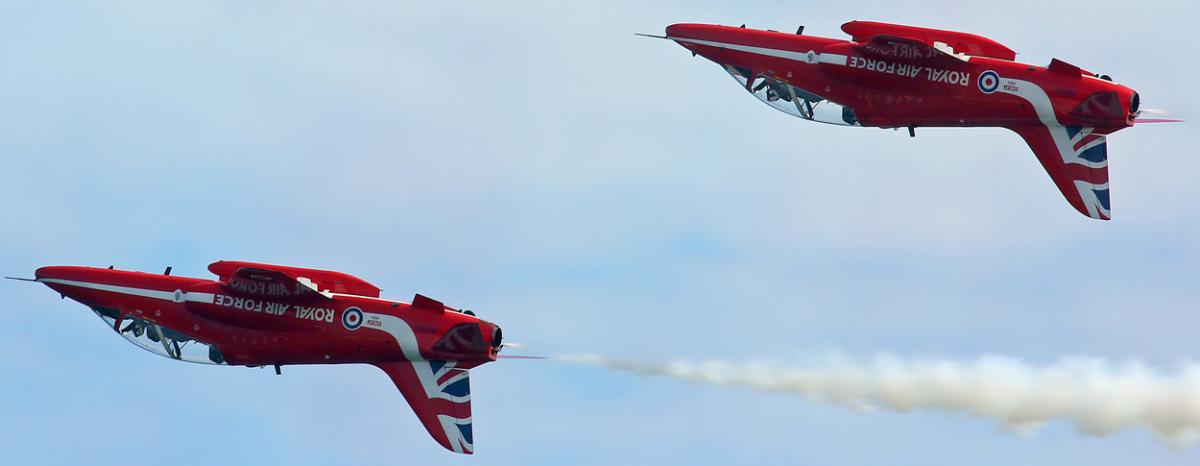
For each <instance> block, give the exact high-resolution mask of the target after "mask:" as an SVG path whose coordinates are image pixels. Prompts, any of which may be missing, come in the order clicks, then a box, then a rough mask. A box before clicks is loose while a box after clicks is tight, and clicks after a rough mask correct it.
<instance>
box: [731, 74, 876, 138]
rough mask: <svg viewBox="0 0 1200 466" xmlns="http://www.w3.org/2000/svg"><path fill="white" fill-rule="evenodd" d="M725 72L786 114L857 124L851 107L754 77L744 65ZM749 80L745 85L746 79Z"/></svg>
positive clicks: (832, 122) (793, 87) (784, 83)
mask: <svg viewBox="0 0 1200 466" xmlns="http://www.w3.org/2000/svg"><path fill="white" fill-rule="evenodd" d="M725 71H726V72H728V73H729V75H730V76H733V79H734V80H736V81H737V82H738V84H740V85H741V86H742V88H744V89H746V90H748V91H750V93H751V94H754V97H757V98H758V100H761V101H762V102H763V103H765V104H767V105H770V106H771V107H772V108H774V109H776V110H779V111H781V112H783V113H786V114H788V115H791V116H794V117H799V118H803V119H805V120H809V121H815V122H818V123H828V124H831V125H839V126H859V124H858V118H856V117H855V116H854V110H853V109H851V108H850V107H845V106H842V105H838V104H835V103H833V102H830V101H829V100H826V99H825V98H824V97H821V96H819V95H817V94H814V93H812V92H809V91H807V90H805V89H801V88H799V87H796V86H793V85H791V84H788V83H786V82H784V81H782V80H779V79H775V78H770V77H766V76H762V75H758V76H754V75H753V73H752V72H751V71H750V70H749V69H746V68H741V67H736V66H726V67H725ZM747 80H750V83H749V84H747V83H746V81H747Z"/></svg>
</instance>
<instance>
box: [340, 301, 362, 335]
mask: <svg viewBox="0 0 1200 466" xmlns="http://www.w3.org/2000/svg"><path fill="white" fill-rule="evenodd" d="M362 322H363V312H362V309H359V308H357V307H348V308H346V310H345V311H342V325H343V326H345V327H346V330H358V328H359V327H361V326H362Z"/></svg>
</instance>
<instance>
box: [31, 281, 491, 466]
mask: <svg viewBox="0 0 1200 466" xmlns="http://www.w3.org/2000/svg"><path fill="white" fill-rule="evenodd" d="M208 270H209V271H211V272H212V273H214V274H216V275H217V276H218V277H219V278H218V280H217V281H213V280H207V279H202V278H186V277H176V276H171V275H169V273H170V269H167V272H166V273H164V274H161V275H160V274H150V273H143V272H128V271H123V270H113V269H112V268H111V267H110V268H108V269H102V268H92V267H67V266H60V267H42V268H40V269H38V270H37V273H36V278H35V279H33V280H34V281H37V282H41V283H42V284H44V285H46V286H49V287H50V288H52V289H54V291H57V292H59V293H60V294H61V295H62V296H63V297H67V298H71V299H73V300H75V301H79V302H80V303H83V304H84V305H86V306H88V307H89V308H91V309H92V311H94V312H95V313H96V315H98V316H100V318H101V319H103V320H104V322H105V323H106V324H108V326H109V328H111V329H113V330H114V331H116V332H117V333H118V334H120V335H121V336H122V337H125V339H127V340H129V341H130V342H133V344H135V345H137V346H139V347H141V348H142V349H145V350H148V351H151V352H153V353H156V354H159V355H162V356H166V357H168V358H171V359H176V360H181V361H189V362H197V363H206V364H222V365H234V366H275V370H276V372H279V370H280V369H279V368H280V366H284V365H289V364H348V363H364V364H371V365H374V366H376V367H378V368H380V369H383V371H384V372H385V373H387V375H388V377H391V379H392V382H394V383H395V384H396V387H398V388H399V389H400V393H402V394H403V395H404V398H405V399H406V400H408V404H409V405H410V406H412V409H413V411H414V412H416V413H417V417H418V418H420V419H421V423H422V424H424V425H425V428H426V429H428V430H429V433H430V434H431V435H433V438H434V439H435V440H437V442H438V443H440V444H441V445H442V446H444V447H446V448H447V449H450V450H452V451H454V452H457V453H466V454H470V453H472V452H473V450H474V446H473V444H472V432H471V387H470V380H469V374H470V373H469V372H468V371H467V370H468V369H470V368H472V367H475V366H478V365H480V364H483V363H486V362H489V361H494V360H496V357H497V355H498V354H499V352H500V349H501V346H502V345H501V332H500V327H497V326H496V324H493V323H490V322H486V321H484V320H481V319H479V318H477V317H475V315H474V313H472V312H471V311H459V310H457V309H454V308H451V307H449V306H445V305H443V304H442V303H440V302H438V301H435V300H433V299H430V298H427V297H424V296H421V295H417V296H416V298H414V299H413V302H412V303H403V302H396V301H388V300H385V299H380V298H379V288H378V287H376V286H374V285H372V284H370V283H367V282H365V281H363V280H361V279H359V278H356V277H353V276H350V275H347V274H344V273H339V272H331V271H326V270H314V269H303V268H297V267H284V266H278V265H268V264H255V263H249V262H233V261H218V262H214V263H213V264H211V265H209V266H208Z"/></svg>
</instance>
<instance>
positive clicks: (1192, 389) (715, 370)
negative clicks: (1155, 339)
mask: <svg viewBox="0 0 1200 466" xmlns="http://www.w3.org/2000/svg"><path fill="white" fill-rule="evenodd" d="M557 359H559V360H561V361H566V362H571V363H580V364H589V365H593V366H600V367H606V368H610V369H616V370H621V371H627V372H632V373H635V374H640V375H657V376H666V377H672V378H676V379H682V380H688V381H693V382H702V383H709V384H716V385H737V386H744V387H750V388H753V389H757V390H764V391H772V392H787V393H796V394H800V395H804V396H807V397H809V398H811V399H815V400H820V401H827V402H831V403H836V404H841V405H847V406H851V407H855V408H860V409H863V408H865V409H871V408H874V407H882V408H885V409H889V410H892V411H898V412H906V411H910V410H914V409H927V410H937V411H948V412H959V413H967V414H970V415H974V416H981V417H986V418H990V419H993V420H995V421H996V422H998V423H1000V424H1002V425H1004V426H1006V427H1009V428H1013V429H1015V430H1017V431H1020V432H1030V431H1031V430H1032V429H1034V428H1036V427H1037V426H1039V425H1041V424H1043V423H1045V422H1047V421H1052V420H1056V419H1061V420H1064V421H1067V422H1069V423H1071V424H1072V425H1074V426H1075V427H1076V428H1077V429H1078V430H1079V431H1081V432H1084V433H1086V434H1089V435H1097V436H1103V435H1107V434H1109V433H1112V432H1114V431H1116V430H1119V429H1122V428H1127V427H1135V426H1143V427H1146V428H1148V429H1150V430H1151V431H1152V432H1154V433H1155V434H1156V436H1157V437H1158V438H1160V439H1162V440H1163V441H1166V442H1168V443H1169V444H1170V445H1172V446H1175V447H1184V446H1190V445H1192V444H1194V443H1195V442H1196V441H1197V440H1200V365H1197V364H1185V365H1182V366H1180V367H1179V368H1178V370H1177V371H1176V372H1174V373H1172V374H1162V373H1160V372H1158V371H1156V370H1154V369H1152V368H1149V367H1147V366H1146V365H1144V364H1141V363H1139V362H1128V363H1121V364H1112V363H1109V362H1107V361H1105V360H1103V359H1098V358H1090V357H1072V358H1065V359H1062V360H1061V361H1059V362H1058V363H1057V364H1054V365H1049V366H1042V367H1037V366H1032V365H1029V364H1026V363H1024V362H1022V361H1020V360H1017V359H1013V358H1007V357H1000V356H986V357H981V358H978V359H976V360H974V361H969V362H959V361H952V360H942V359H903V358H899V357H896V356H893V355H889V354H881V355H877V356H875V357H873V358H869V359H854V358H849V357H846V356H841V355H833V356H829V357H825V358H817V359H815V360H813V361H812V362H810V363H808V364H803V365H790V366H789V365H781V364H774V363H766V362H747V363H731V362H724V361H705V362H687V361H673V362H666V363H649V362H639V361H633V360H626V359H617V358H609V357H605V356H601V355H596V354H571V355H564V356H560V357H558V358H557Z"/></svg>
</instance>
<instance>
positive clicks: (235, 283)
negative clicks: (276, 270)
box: [225, 277, 312, 297]
mask: <svg viewBox="0 0 1200 466" xmlns="http://www.w3.org/2000/svg"><path fill="white" fill-rule="evenodd" d="M225 286H228V287H229V288H232V289H234V290H237V291H241V292H243V293H246V294H254V295H262V296H282V297H287V296H292V295H302V294H308V293H311V292H312V290H311V289H309V288H306V287H305V286H304V285H303V284H301V283H300V282H299V281H297V282H295V290H291V291H289V290H288V286H287V284H286V283H278V282H267V281H262V280H246V279H242V278H239V277H231V278H230V279H229V281H228V282H227V283H226V284H225Z"/></svg>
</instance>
